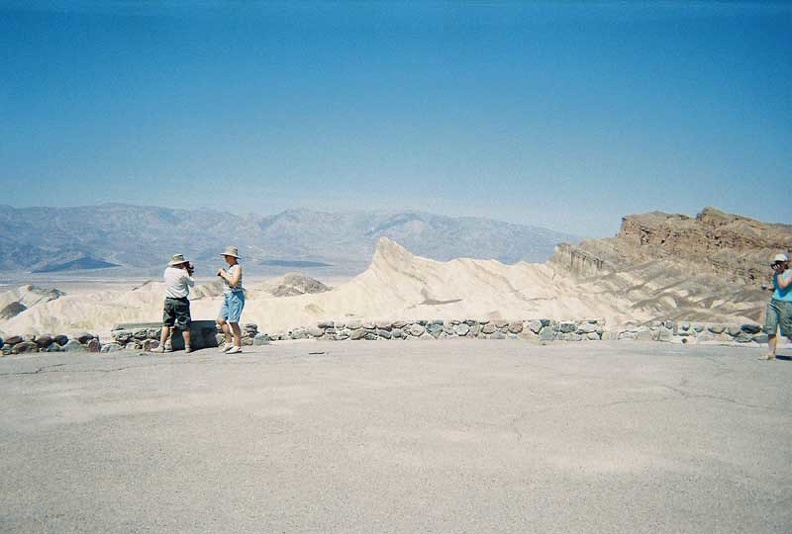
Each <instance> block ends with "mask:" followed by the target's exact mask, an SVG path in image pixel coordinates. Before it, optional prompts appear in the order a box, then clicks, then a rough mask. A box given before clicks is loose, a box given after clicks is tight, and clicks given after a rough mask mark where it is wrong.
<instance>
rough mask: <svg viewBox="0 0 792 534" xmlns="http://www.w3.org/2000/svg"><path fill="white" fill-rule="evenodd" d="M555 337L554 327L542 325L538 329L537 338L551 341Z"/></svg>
mask: <svg viewBox="0 0 792 534" xmlns="http://www.w3.org/2000/svg"><path fill="white" fill-rule="evenodd" d="M554 339H555V329H554V328H553V327H552V326H550V325H548V326H544V327H542V329H541V330H540V331H539V340H540V341H553V340H554Z"/></svg>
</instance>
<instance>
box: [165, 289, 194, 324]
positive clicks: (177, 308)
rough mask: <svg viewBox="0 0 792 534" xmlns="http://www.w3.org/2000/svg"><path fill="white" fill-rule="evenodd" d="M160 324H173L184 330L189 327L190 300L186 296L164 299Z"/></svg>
mask: <svg viewBox="0 0 792 534" xmlns="http://www.w3.org/2000/svg"><path fill="white" fill-rule="evenodd" d="M162 325H163V326H175V327H176V328H178V329H179V330H186V329H187V328H189V327H190V301H189V300H188V299H186V298H183V299H172V298H170V297H168V298H166V299H165V306H164V311H163V312H162Z"/></svg>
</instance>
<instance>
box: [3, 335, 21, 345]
mask: <svg viewBox="0 0 792 534" xmlns="http://www.w3.org/2000/svg"><path fill="white" fill-rule="evenodd" d="M23 341H25V340H24V339H23V338H22V336H8V337H7V338H5V344H6V345H16V344H17V343H22V342H23Z"/></svg>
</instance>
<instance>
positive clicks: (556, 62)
mask: <svg viewBox="0 0 792 534" xmlns="http://www.w3.org/2000/svg"><path fill="white" fill-rule="evenodd" d="M0 69H2V70H1V71H0V72H1V74H2V77H1V78H0V79H1V80H2V83H0V175H1V177H2V182H3V187H2V198H1V199H0V204H8V205H11V206H14V207H26V206H84V205H93V204H99V203H104V202H126V203H134V204H145V205H158V206H171V207H177V208H194V207H212V208H216V209H221V210H226V211H234V212H239V213H248V212H253V213H261V214H272V213H276V212H278V211H281V210H284V209H288V208H297V207H305V208H311V209H318V210H327V211H336V210H345V209H388V210H402V209H417V210H424V211H431V212H434V213H439V214H446V215H452V216H483V217H490V218H494V219H499V220H504V221H510V222H516V223H523V224H531V225H539V226H545V227H548V228H552V229H556V230H561V231H567V232H571V233H574V234H577V235H583V236H589V237H604V236H610V235H613V234H614V233H615V232H616V231H617V230H618V227H619V224H620V222H621V217H622V216H623V215H627V214H633V213H644V212H649V211H654V210H659V211H666V212H672V213H684V214H688V215H695V214H696V213H697V212H699V211H700V210H701V209H702V208H704V207H705V206H715V207H718V208H720V209H723V210H725V211H728V212H732V213H739V214H742V215H746V216H749V217H755V218H759V219H762V220H765V221H769V222H783V223H792V209H791V206H790V194H789V193H790V186H791V184H792V6H791V5H790V4H789V3H784V2H726V1H721V2H511V1H489V2H432V1H427V2H409V1H400V2H256V1H238V2H234V1H223V2H220V1H200V0H197V1H186V0H184V1H167V0H165V1H158V2H155V1H151V2H149V1H140V0H139V1H108V0H103V1H73V2H63V1H38V2H37V1H32V2H31V1H15V0H10V1H9V0H6V1H1V0H0Z"/></svg>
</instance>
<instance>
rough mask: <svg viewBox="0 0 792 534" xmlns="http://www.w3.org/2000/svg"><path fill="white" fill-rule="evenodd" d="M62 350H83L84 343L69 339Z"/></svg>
mask: <svg viewBox="0 0 792 534" xmlns="http://www.w3.org/2000/svg"><path fill="white" fill-rule="evenodd" d="M63 350H64V351H65V352H85V345H83V344H82V343H80V342H79V341H77V340H76V339H70V340H69V341H68V342H67V343H66V344H65V345H64V346H63Z"/></svg>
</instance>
